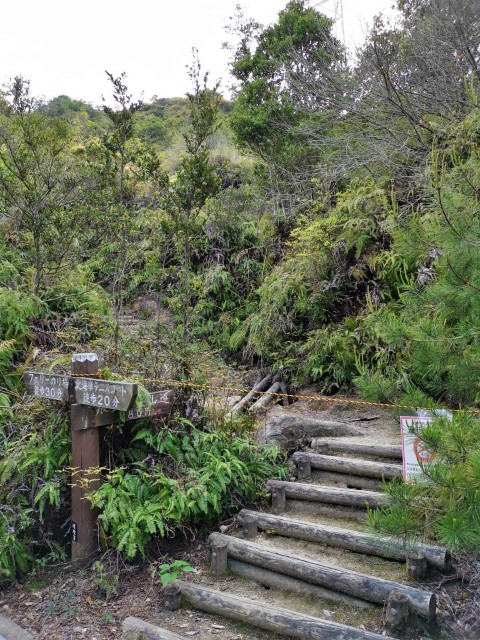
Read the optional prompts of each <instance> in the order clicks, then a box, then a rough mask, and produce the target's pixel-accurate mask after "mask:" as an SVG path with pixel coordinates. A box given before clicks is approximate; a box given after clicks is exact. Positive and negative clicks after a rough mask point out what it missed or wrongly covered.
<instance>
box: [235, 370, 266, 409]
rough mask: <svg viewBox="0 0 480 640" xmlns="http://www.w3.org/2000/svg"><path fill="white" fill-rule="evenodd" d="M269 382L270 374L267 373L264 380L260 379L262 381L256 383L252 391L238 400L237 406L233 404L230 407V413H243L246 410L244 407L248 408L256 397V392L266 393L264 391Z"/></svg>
mask: <svg viewBox="0 0 480 640" xmlns="http://www.w3.org/2000/svg"><path fill="white" fill-rule="evenodd" d="M271 382H272V374H271V373H269V374H267V375H266V376H265V377H264V378H262V380H260V381H259V382H257V384H256V385H255V386H254V387H253V389H252V390H251V391H249V392H248V393H247V395H246V396H244V397H243V398H242V399H241V400H240V402H237V404H235V405H234V406H233V407H232V409H231V411H230V413H231V414H233V413H239V412H240V411H243V410H244V409H246V407H248V405H249V404H250V403H251V402H253V401H254V400H255V398H256V397H257V396H258V392H259V391H266V389H268V387H269V386H270V384H271Z"/></svg>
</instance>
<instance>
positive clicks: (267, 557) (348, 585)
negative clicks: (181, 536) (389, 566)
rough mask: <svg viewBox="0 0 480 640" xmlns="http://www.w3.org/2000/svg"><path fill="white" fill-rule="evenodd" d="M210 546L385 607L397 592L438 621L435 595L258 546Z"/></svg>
mask: <svg viewBox="0 0 480 640" xmlns="http://www.w3.org/2000/svg"><path fill="white" fill-rule="evenodd" d="M209 542H210V544H220V543H222V542H226V543H227V546H228V556H229V557H231V558H234V559H235V560H241V561H242V562H249V563H250V564H254V565H256V566H260V567H264V568H265V569H270V571H277V572H278V573H283V574H285V575H288V576H291V577H292V578H299V579H300V580H305V582H310V583H312V584H317V585H319V586H321V587H327V588H330V589H335V590H337V591H341V592H343V593H347V594H349V595H351V596H355V597H356V598H363V599H364V600H368V601H370V602H376V603H377V604H384V603H385V602H386V601H387V600H388V596H389V594H390V592H391V591H393V590H395V589H396V590H398V591H401V592H402V593H405V594H406V595H407V596H408V599H409V602H410V606H411V607H412V609H414V610H415V611H416V612H417V613H419V614H421V615H423V616H426V617H427V618H428V619H430V620H432V619H433V618H434V617H435V611H436V601H435V595H434V594H433V593H431V592H430V591H424V590H422V589H417V588H415V587H411V586H409V585H405V584H400V583H398V582H394V581H392V580H384V579H383V578H378V577H376V576H371V575H367V574H364V573H358V572H357V571H350V570H348V569H344V568H343V567H342V568H337V567H330V566H327V565H323V564H321V563H320V562H316V561H313V560H310V559H307V558H303V557H301V556H295V555H291V554H287V553H285V552H284V551H275V550H273V549H270V548H269V547H263V546H261V545H259V544H256V543H253V542H249V541H248V540H242V539H240V538H233V537H230V536H225V535H223V534H221V533H212V534H210V536H209Z"/></svg>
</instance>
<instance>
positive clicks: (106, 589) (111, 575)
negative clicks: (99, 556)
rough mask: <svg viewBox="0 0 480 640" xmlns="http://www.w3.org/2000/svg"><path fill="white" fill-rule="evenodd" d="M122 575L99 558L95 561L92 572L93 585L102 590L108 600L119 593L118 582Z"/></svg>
mask: <svg viewBox="0 0 480 640" xmlns="http://www.w3.org/2000/svg"><path fill="white" fill-rule="evenodd" d="M119 580H120V576H119V574H118V573H116V572H114V571H112V570H111V569H109V568H108V567H106V566H105V564H104V563H103V562H100V561H99V560H97V561H96V562H94V563H93V565H92V568H91V572H90V581H91V583H92V585H93V586H94V587H95V588H96V589H98V590H99V591H101V592H102V593H103V595H104V596H105V600H106V601H107V602H108V601H109V600H110V598H111V597H112V596H117V595H118V590H117V587H118V582H119Z"/></svg>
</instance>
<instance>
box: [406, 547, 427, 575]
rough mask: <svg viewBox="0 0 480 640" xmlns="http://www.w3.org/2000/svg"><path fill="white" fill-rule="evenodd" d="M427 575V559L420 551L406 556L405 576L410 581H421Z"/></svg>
mask: <svg viewBox="0 0 480 640" xmlns="http://www.w3.org/2000/svg"><path fill="white" fill-rule="evenodd" d="M426 573H427V558H426V556H425V554H424V553H422V552H421V551H411V552H410V553H408V554H407V574H408V577H409V578H410V579H411V580H423V579H424V578H425V575H426Z"/></svg>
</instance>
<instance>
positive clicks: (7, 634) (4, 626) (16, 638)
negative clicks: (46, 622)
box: [0, 607, 33, 640]
mask: <svg viewBox="0 0 480 640" xmlns="http://www.w3.org/2000/svg"><path fill="white" fill-rule="evenodd" d="M4 608H5V607H4ZM0 638H6V639H7V640H33V636H32V635H31V634H30V633H28V631H25V630H24V629H22V628H21V627H19V626H18V624H15V622H13V621H12V620H9V619H8V618H5V617H4V616H2V615H0Z"/></svg>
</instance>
